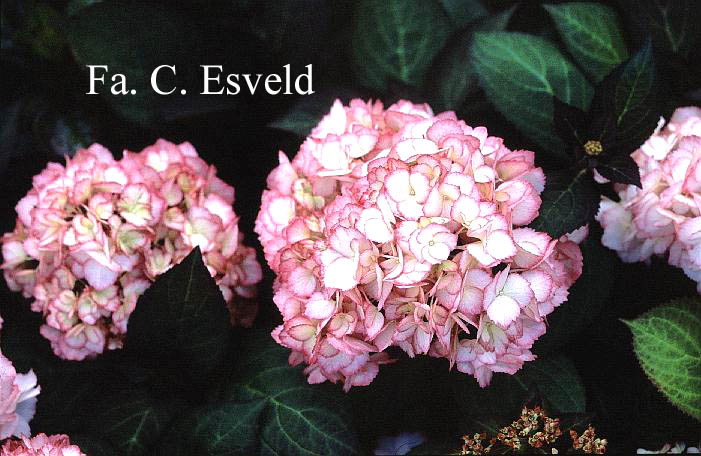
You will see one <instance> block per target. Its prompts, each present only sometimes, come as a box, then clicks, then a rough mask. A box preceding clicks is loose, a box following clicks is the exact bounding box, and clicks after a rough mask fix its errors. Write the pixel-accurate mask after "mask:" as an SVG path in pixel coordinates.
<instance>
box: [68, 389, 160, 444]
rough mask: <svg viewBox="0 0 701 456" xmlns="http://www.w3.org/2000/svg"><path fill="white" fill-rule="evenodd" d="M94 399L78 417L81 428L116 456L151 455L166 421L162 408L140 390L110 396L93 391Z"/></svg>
mask: <svg viewBox="0 0 701 456" xmlns="http://www.w3.org/2000/svg"><path fill="white" fill-rule="evenodd" d="M95 396H96V397H95V398H94V400H93V402H92V403H91V405H92V406H91V407H90V409H89V410H86V411H85V414H84V415H83V416H82V417H81V419H82V420H83V421H84V423H83V425H84V426H85V427H86V428H87V429H90V430H91V431H92V432H93V433H94V434H96V435H100V436H101V437H102V438H103V439H105V440H106V441H108V442H109V443H111V444H112V445H113V446H114V447H115V448H116V449H117V450H119V454H120V455H125V456H132V455H148V454H152V453H151V451H152V450H153V449H154V447H155V444H156V442H158V440H159V438H160V436H161V433H162V432H164V431H165V430H166V426H167V425H168V423H169V421H170V412H169V410H168V409H167V408H166V407H165V405H164V404H161V403H158V402H156V401H154V400H153V399H152V398H151V396H150V395H149V394H148V393H147V392H146V391H145V390H142V389H131V388H130V389H124V390H122V391H119V392H117V393H114V394H111V393H108V394H105V392H104V391H101V390H100V391H95Z"/></svg>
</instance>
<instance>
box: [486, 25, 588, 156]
mask: <svg viewBox="0 0 701 456" xmlns="http://www.w3.org/2000/svg"><path fill="white" fill-rule="evenodd" d="M472 64H473V67H474V69H475V71H476V73H477V75H478V77H479V80H480V84H481V85H482V87H483V88H484V89H485V92H486V94H487V97H488V98H489V100H490V101H491V102H492V103H493V104H494V105H495V106H496V108H497V109H498V110H499V112H501V113H502V114H503V115H504V116H505V117H506V118H507V119H508V120H509V121H511V122H512V123H513V124H514V125H516V127H517V128H519V129H520V130H521V131H523V132H524V133H525V134H527V135H528V136H530V137H531V138H533V140H535V141H536V142H538V143H539V144H540V145H541V146H543V147H545V148H547V149H548V150H550V151H551V152H553V153H554V154H556V155H557V156H559V157H561V158H565V159H566V158H568V155H569V154H568V153H567V151H565V150H564V149H563V146H564V145H563V143H562V140H560V138H558V137H557V136H556V135H555V134H554V132H553V97H557V98H558V99H560V100H562V101H564V102H565V103H568V104H570V105H573V106H576V107H578V108H580V109H582V110H586V109H587V107H588V106H589V102H590V100H591V96H592V93H593V91H592V87H591V85H590V84H589V83H588V82H587V80H586V79H585V78H584V76H583V75H582V74H581V73H580V72H579V70H578V69H577V68H575V67H574V65H572V63H570V62H569V61H568V60H567V59H566V58H565V57H564V56H563V55H562V54H561V53H560V51H558V50H557V48H556V47H555V46H554V45H553V44H552V43H551V42H550V41H548V40H546V39H544V38H540V37H536V36H532V35H527V34H523V33H517V32H478V33H476V34H475V38H474V41H473V44H472Z"/></svg>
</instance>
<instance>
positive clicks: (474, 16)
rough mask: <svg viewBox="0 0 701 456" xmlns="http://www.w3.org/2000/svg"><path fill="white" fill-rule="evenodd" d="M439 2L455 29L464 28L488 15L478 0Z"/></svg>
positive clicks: (447, 0)
mask: <svg viewBox="0 0 701 456" xmlns="http://www.w3.org/2000/svg"><path fill="white" fill-rule="evenodd" d="M440 2H441V4H442V5H443V8H444V9H445V11H446V13H448V17H449V18H450V21H451V22H452V23H453V25H454V26H455V28H462V27H465V26H466V25H467V24H470V23H471V22H474V21H476V20H478V19H483V18H484V17H485V16H487V15H488V13H487V8H485V7H484V5H482V2H480V1H479V0H440Z"/></svg>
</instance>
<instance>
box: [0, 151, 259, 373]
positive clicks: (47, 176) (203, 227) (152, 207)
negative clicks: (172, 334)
mask: <svg viewBox="0 0 701 456" xmlns="http://www.w3.org/2000/svg"><path fill="white" fill-rule="evenodd" d="M66 161H67V163H66V166H65V167H64V166H61V165H59V164H56V163H49V165H48V166H47V167H46V169H44V171H42V172H41V173H40V174H39V175H37V176H35V177H34V180H33V186H32V189H31V190H30V191H29V193H27V196H25V197H24V198H22V199H21V200H20V201H19V203H18V204H17V207H16V209H17V215H18V217H17V224H16V227H15V230H14V231H13V232H11V233H6V234H5V235H4V236H3V238H2V254H3V259H4V263H3V265H2V268H3V270H4V275H5V280H6V281H7V284H8V286H9V287H10V289H12V290H15V291H21V292H22V293H23V295H24V296H26V297H28V298H33V299H34V301H33V303H32V310H34V311H35V312H41V313H42V314H43V315H45V324H44V325H43V326H42V327H41V333H42V335H44V337H46V338H47V339H49V340H50V341H51V346H52V348H53V350H54V352H55V353H56V354H57V355H58V356H60V357H62V358H65V359H71V360H82V359H84V358H86V357H94V356H95V355H97V354H98V353H102V352H103V350H105V349H115V348H119V347H121V345H122V340H123V338H124V335H125V333H126V331H127V323H128V321H129V315H130V314H131V313H132V312H133V311H134V308H135V306H136V302H137V300H138V298H139V296H140V295H141V294H143V293H144V291H145V290H146V289H147V288H148V287H149V285H150V284H151V283H152V282H153V281H154V280H155V279H156V277H158V276H159V275H160V274H163V273H164V272H166V271H167V270H168V269H170V268H171V267H172V266H173V265H175V264H177V263H179V262H180V261H181V260H182V259H183V258H184V257H185V256H187V255H188V253H190V251H191V250H192V249H193V248H194V247H199V248H200V250H201V252H202V257H203V260H204V262H205V265H206V266H207V268H208V269H209V272H210V274H211V275H212V276H213V277H214V278H215V279H216V282H217V284H218V285H219V288H220V289H221V291H222V293H223V295H224V298H225V300H226V301H227V303H228V304H229V308H230V310H231V319H232V323H241V324H250V323H251V322H252V320H253V318H254V317H255V313H256V307H255V304H253V303H251V302H250V301H248V300H247V299H237V297H238V298H253V297H254V296H255V284H256V283H257V282H258V281H260V279H261V277H262V270H261V268H260V265H259V264H258V262H257V261H256V258H255V250H254V249H253V248H251V247H246V246H244V245H243V236H242V235H241V234H240V233H239V230H238V217H237V216H236V214H235V213H234V211H233V209H232V204H233V201H234V189H233V187H231V186H229V185H227V184H226V183H224V182H223V181H222V180H221V179H219V178H218V177H217V176H216V169H215V168H214V166H210V165H208V164H207V163H206V162H205V161H204V160H202V159H201V158H200V157H199V156H198V155H197V152H196V151H195V149H194V147H193V146H192V145H191V144H189V143H182V144H178V145H176V144H172V143H170V142H168V141H165V140H162V139H160V140H158V141H157V142H156V144H154V145H152V146H149V147H146V148H145V149H144V150H143V151H141V152H138V153H134V152H128V151H125V152H124V157H123V158H122V159H121V160H119V161H117V160H115V159H114V158H113V156H112V154H111V153H110V152H109V151H108V150H107V149H105V148H104V147H102V146H100V145H99V144H94V145H92V146H90V147H89V148H88V149H81V150H79V151H78V152H77V153H76V155H75V157H73V158H72V159H68V158H67V159H66Z"/></svg>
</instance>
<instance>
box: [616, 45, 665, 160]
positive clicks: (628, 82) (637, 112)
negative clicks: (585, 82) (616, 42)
mask: <svg viewBox="0 0 701 456" xmlns="http://www.w3.org/2000/svg"><path fill="white" fill-rule="evenodd" d="M655 82H656V73H655V62H654V56H653V51H652V44H651V43H650V41H648V42H647V43H646V44H645V46H643V47H642V48H641V49H640V50H639V51H638V52H636V53H635V54H634V55H633V56H632V57H631V58H630V60H629V61H628V62H627V63H626V64H625V66H624V67H623V68H622V72H621V75H620V77H619V78H618V81H617V82H616V89H615V95H614V100H615V112H616V116H617V119H616V122H617V125H618V134H617V137H618V139H619V140H620V141H623V142H625V143H626V144H628V145H629V146H630V147H632V150H630V151H627V152H628V153H632V152H633V150H635V148H637V147H638V146H640V144H642V142H643V141H644V140H645V139H646V138H647V137H649V136H650V135H651V134H652V133H653V131H654V130H655V127H656V125H657V121H658V119H659V108H658V106H657V103H656V101H657V100H656V93H657V92H658V91H659V88H658V87H657V86H656V84H655Z"/></svg>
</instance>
